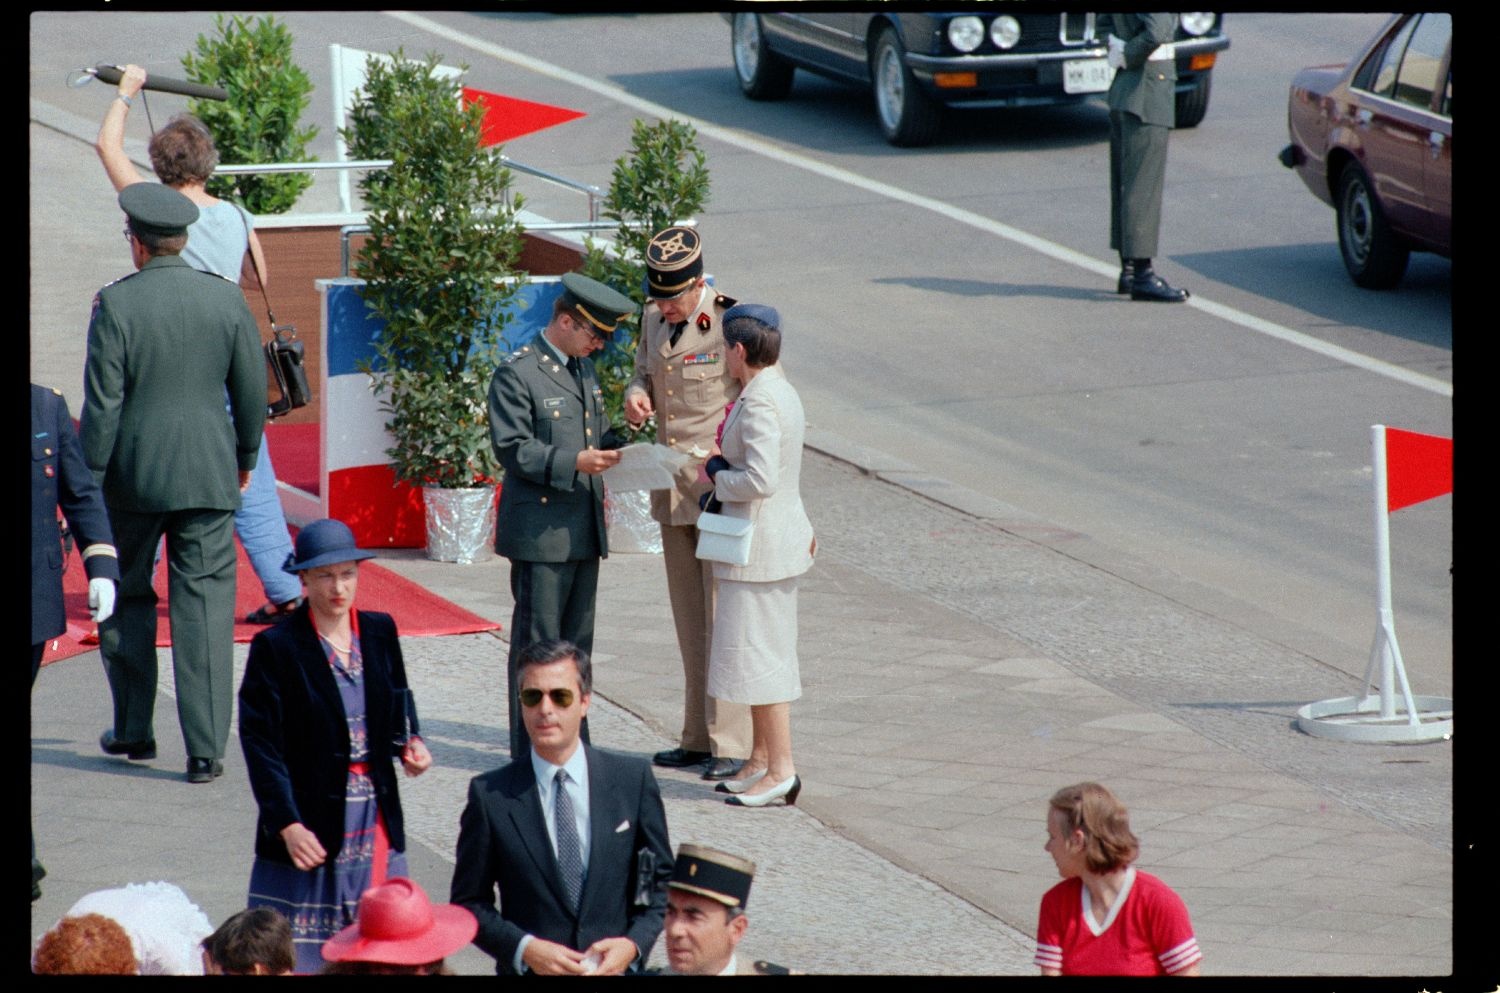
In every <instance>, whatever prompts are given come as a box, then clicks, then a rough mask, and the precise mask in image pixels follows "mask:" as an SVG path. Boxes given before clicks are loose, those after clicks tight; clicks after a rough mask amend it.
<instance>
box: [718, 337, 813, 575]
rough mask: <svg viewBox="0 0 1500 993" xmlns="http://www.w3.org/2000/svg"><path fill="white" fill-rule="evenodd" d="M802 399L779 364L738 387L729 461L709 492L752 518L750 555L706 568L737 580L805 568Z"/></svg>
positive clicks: (807, 535) (725, 445)
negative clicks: (742, 560)
mask: <svg viewBox="0 0 1500 993" xmlns="http://www.w3.org/2000/svg"><path fill="white" fill-rule="evenodd" d="M806 430H807V424H806V420H805V419H804V417H803V414H802V400H801V398H800V397H798V396H797V391H796V390H795V389H793V388H792V384H791V383H790V382H788V381H787V378H786V374H785V373H783V372H782V371H781V367H780V366H779V365H773V366H768V367H766V368H765V369H762V370H761V371H760V373H759V374H757V375H756V377H755V378H754V379H752V380H750V383H749V385H747V386H746V387H745V388H744V391H743V392H741V393H740V398H739V400H738V402H736V403H735V405H734V410H733V411H731V412H730V414H729V421H728V422H727V423H726V424H725V425H724V440H723V441H721V442H720V443H719V447H720V449H721V450H722V451H723V453H724V458H725V459H727V460H728V462H729V464H730V465H731V466H733V467H734V468H732V469H724V470H722V471H720V472H719V473H717V474H716V475H715V476H714V495H715V496H716V497H718V498H719V501H720V502H721V503H722V504H723V505H724V511H723V512H724V514H725V515H726V516H729V517H740V518H749V519H750V520H752V521H754V522H755V535H754V537H753V538H752V539H751V541H750V561H749V563H747V564H746V565H743V566H734V565H729V564H727V563H724V562H715V563H714V575H715V576H717V577H718V578H720V579H733V580H738V581H741V582H758V583H767V582H774V581H776V580H778V579H786V578H788V577H790V576H800V575H801V574H802V573H804V572H806V571H807V570H808V569H810V568H812V540H813V526H812V522H811V521H809V520H808V519H807V511H806V510H804V509H803V506H802V493H801V489H800V486H801V478H802V437H803V434H804V433H805V432H806Z"/></svg>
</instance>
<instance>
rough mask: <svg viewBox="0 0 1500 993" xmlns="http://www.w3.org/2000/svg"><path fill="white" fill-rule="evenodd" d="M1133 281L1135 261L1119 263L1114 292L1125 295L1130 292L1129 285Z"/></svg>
mask: <svg viewBox="0 0 1500 993" xmlns="http://www.w3.org/2000/svg"><path fill="white" fill-rule="evenodd" d="M1134 282H1135V263H1134V262H1125V263H1122V264H1121V265H1120V280H1119V282H1117V283H1115V292H1116V293H1118V294H1120V296H1125V295H1126V294H1128V293H1129V292H1130V287H1131V285H1132V284H1133V283H1134Z"/></svg>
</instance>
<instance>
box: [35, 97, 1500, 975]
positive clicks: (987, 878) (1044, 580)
mask: <svg viewBox="0 0 1500 993" xmlns="http://www.w3.org/2000/svg"><path fill="white" fill-rule="evenodd" d="M34 114H35V111H34ZM49 120H50V123H49V124H48V125H47V126H41V125H39V124H37V123H33V124H32V126H31V129H30V133H31V138H32V143H33V146H32V154H33V165H32V172H31V203H32V210H33V215H32V216H33V229H32V238H33V249H32V251H33V268H32V274H31V278H32V287H31V289H32V301H33V307H32V314H31V318H32V325H31V346H32V349H33V356H32V368H33V378H35V379H38V380H39V381H43V382H55V383H56V384H57V385H59V386H61V387H63V389H64V390H65V391H66V392H67V393H68V394H69V400H70V402H71V403H72V405H73V407H74V410H75V413H76V411H77V408H78V406H79V405H80V404H79V401H80V399H81V397H80V396H79V394H78V390H79V384H80V382H81V370H82V357H83V341H82V339H83V328H84V327H85V326H86V321H87V312H88V301H89V299H90V297H91V295H92V293H93V292H94V290H95V289H96V288H97V287H98V286H99V285H102V283H104V282H106V281H107V280H108V279H110V278H114V276H117V275H119V273H118V271H117V269H118V258H115V259H113V260H112V261H110V262H104V261H101V259H100V258H99V257H97V256H95V255H94V253H91V252H89V251H86V250H83V249H84V247H86V246H93V245H97V244H100V243H101V242H102V240H103V239H105V238H106V237H108V238H115V239H117V238H118V235H117V234H116V233H115V232H117V231H118V223H119V218H118V214H117V212H116V211H113V210H110V209H105V208H97V207H93V206H88V207H84V208H75V207H73V206H70V205H71V204H72V203H73V200H74V198H73V196H72V193H73V191H75V190H78V189H83V188H93V187H96V186H97V185H98V184H99V182H100V177H99V176H98V175H97V172H98V164H97V162H96V161H94V159H93V156H92V154H91V153H90V151H89V149H88V148H87V147H86V146H84V145H83V144H81V143H80V142H81V141H87V140H90V139H91V138H92V134H93V130H92V129H93V128H94V127H96V126H97V125H96V123H95V122H84V123H85V124H87V130H86V131H82V132H81V133H80V132H79V130H78V129H79V128H81V127H82V125H78V126H77V127H73V131H72V132H71V133H70V132H69V128H70V127H72V124H70V122H68V121H66V120H61V121H60V120H58V119H56V118H50V119H49ZM74 123H76V122H74ZM94 199H95V200H97V199H98V198H94ZM90 202H92V201H90ZM106 215H107V216H106ZM101 232H102V233H101ZM102 268H107V269H108V272H107V273H106V274H104V275H103V276H101V275H100V270H101V269H102ZM789 374H790V375H791V377H792V379H793V381H794V382H795V381H796V370H795V369H792V370H789ZM810 443H811V448H810V450H809V452H808V453H807V456H806V459H805V464H804V474H803V480H804V487H805V490H804V496H805V498H806V501H807V504H808V509H809V514H810V516H811V517H812V520H813V522H814V524H815V526H816V527H817V529H818V532H819V539H820V552H819V560H818V563H817V565H816V567H815V568H814V570H813V571H812V572H811V573H810V574H809V575H808V577H807V578H806V580H805V583H804V586H803V594H802V616H801V657H802V672H803V682H804V687H805V693H804V696H803V698H802V699H801V700H799V701H797V702H796V703H795V704H793V708H792V715H793V731H794V735H795V746H796V754H797V763H798V770H799V772H800V773H801V775H802V776H803V778H804V780H805V781H806V787H805V789H804V791H803V794H802V798H801V800H800V801H799V803H798V806H797V807H796V808H793V809H781V808H778V809H768V810H740V809H734V808H730V807H726V806H725V805H723V804H722V803H721V802H719V799H720V798H719V797H717V796H716V795H715V794H714V793H712V792H711V790H709V788H708V787H707V785H706V784H704V783H702V782H700V781H699V780H697V779H696V778H695V777H694V776H692V775H691V774H683V773H679V772H665V773H663V774H662V775H661V777H660V778H661V781H662V786H663V793H664V796H665V798H666V802H667V807H668V818H669V825H670V829H671V835H672V840H673V843H674V845H675V844H677V843H680V842H682V841H699V842H703V843H707V844H712V845H716V846H720V847H724V848H728V849H730V850H733V851H738V852H742V853H744V854H745V855H747V856H748V857H750V858H752V859H754V860H755V861H756V862H757V863H758V864H759V866H760V871H759V872H758V874H757V877H756V883H755V888H754V891H753V895H752V898H751V903H750V909H751V922H752V923H751V928H750V933H749V936H748V938H747V939H746V940H747V942H748V943H749V944H748V948H749V950H750V952H751V953H752V954H753V955H754V956H756V957H761V958H768V959H771V960H773V961H777V962H781V963H783V964H786V965H790V966H794V967H797V968H801V969H806V970H809V971H815V972H852V973H912V974H944V973H946V974H953V973H982V974H992V975H1017V976H1019V975H1031V974H1034V971H1035V970H1034V968H1033V967H1032V965H1031V964H1030V959H1031V932H1032V930H1033V928H1034V926H1035V920H1036V911H1037V905H1038V902H1039V900H1040V897H1041V894H1042V893H1043V892H1044V891H1045V890H1046V889H1047V887H1048V886H1050V885H1052V883H1053V882H1054V881H1055V878H1056V877H1055V873H1054V871H1053V868H1052V863H1051V860H1050V859H1049V858H1048V857H1047V856H1046V854H1045V853H1044V852H1043V851H1042V843H1043V841H1044V840H1045V828H1044V818H1045V811H1046V800H1047V797H1048V796H1049V795H1050V794H1051V793H1052V792H1053V791H1054V790H1055V789H1056V788H1058V787H1060V786H1063V785H1066V784H1068V783H1072V782H1076V781H1079V780H1082V779H1099V780H1101V781H1103V782H1105V783H1107V784H1109V785H1110V786H1111V787H1112V788H1114V789H1115V790H1116V791H1117V792H1118V793H1119V794H1120V795H1121V797H1122V798H1123V799H1124V800H1125V802H1126V803H1127V804H1128V805H1129V807H1130V809H1131V812H1132V822H1133V826H1134V827H1135V828H1136V830H1137V833H1138V834H1140V836H1141V839H1142V843H1143V844H1142V855H1141V862H1140V864H1141V865H1142V867H1143V868H1145V869H1147V870H1149V871H1151V872H1154V873H1156V874H1158V875H1160V876H1162V877H1163V878H1164V879H1165V880H1166V881H1167V882H1168V883H1169V884H1170V885H1172V886H1173V887H1174V888H1175V889H1177V890H1178V892H1180V893H1181V894H1182V895H1183V897H1184V898H1185V900H1186V901H1187V905H1188V907H1189V909H1190V911H1191V913H1192V915H1193V919H1194V924H1195V927H1196V930H1197V934H1198V938H1199V941H1200V944H1201V945H1202V947H1203V950H1204V954H1205V959H1204V964H1203V969H1204V972H1205V974H1207V975H1210V976H1213V975H1220V976H1223V975H1252V976H1291V975H1306V974H1317V975H1326V976H1442V975H1445V974H1447V973H1449V972H1450V970H1451V969H1452V967H1453V961H1454V960H1453V927H1454V920H1453V916H1454V900H1453V884H1454V878H1453V877H1454V873H1453V851H1452V770H1453V745H1452V743H1451V742H1443V743H1436V744H1430V745H1420V746H1378V745H1353V744H1340V743H1334V742H1328V741H1324V740H1321V739H1314V738H1309V737H1307V736H1305V735H1302V734H1301V733H1299V732H1298V731H1296V730H1295V728H1294V727H1293V726H1292V724H1291V715H1292V714H1293V712H1294V711H1295V709H1296V708H1297V707H1298V706H1300V705H1302V704H1303V703H1307V702H1310V701H1313V700H1318V699H1324V698H1327V697H1332V696H1341V695H1349V694H1352V693H1354V692H1356V691H1357V690H1358V688H1359V687H1358V686H1357V685H1354V681H1352V680H1351V679H1350V678H1349V677H1348V676H1347V675H1345V674H1343V673H1341V672H1337V671H1335V670H1333V669H1331V668H1329V667H1326V666H1322V665H1320V664H1318V663H1316V662H1315V661H1313V660H1310V659H1308V658H1307V657H1306V656H1303V655H1300V654H1298V653H1296V652H1294V651H1291V650H1289V649H1286V648H1284V647H1282V646H1280V645H1277V644H1274V643H1270V642H1267V641H1264V640H1262V639H1259V638H1256V637H1253V636H1251V635H1248V634H1246V633H1245V632H1244V631H1243V630H1242V629H1240V628H1237V627H1235V626H1233V625H1231V624H1229V623H1227V622H1225V621H1222V620H1219V619H1217V618H1216V617H1213V616H1210V615H1207V614H1203V613H1198V612H1195V611H1192V610H1188V609H1186V608H1184V607H1182V606H1180V605H1179V604H1178V603H1177V602H1176V601H1175V600H1173V599H1172V598H1170V597H1168V596H1163V595H1160V594H1156V593H1152V592H1149V591H1148V590H1147V589H1145V588H1143V587H1142V586H1140V585H1138V584H1137V583H1135V582H1132V581H1130V580H1129V579H1128V578H1125V577H1130V576H1134V575H1139V574H1141V573H1142V572H1143V571H1147V570H1151V569H1158V570H1165V569H1166V568H1167V567H1168V566H1169V564H1165V563H1146V564H1143V563H1129V564H1128V568H1127V567H1126V564H1120V563H1115V562H1113V561H1112V560H1111V557H1110V553H1109V552H1108V550H1107V549H1103V548H1102V547H1101V546H1099V545H1098V544H1097V543H1095V542H1093V541H1092V540H1091V539H1090V538H1089V537H1088V536H1084V535H1077V534H1072V533H1069V532H1066V531H1063V530H1061V529H1058V528H1055V527H1053V526H1051V525H1050V524H1049V523H1048V522H1047V521H1046V520H1045V517H1044V516H1039V515H1036V514H1028V513H1023V512H1022V511H1020V510H1018V509H1016V508H1013V507H1007V506H1005V505H1003V504H1000V503H998V502H996V501H994V500H992V499H989V498H987V497H985V496H982V495H980V494H974V493H969V492H967V491H961V490H958V489H956V488H954V487H952V486H950V485H948V484H946V483H944V482H943V481H942V480H935V479H931V478H928V477H925V476H923V475H922V474H921V473H920V472H918V471H917V470H916V469H915V468H914V467H911V466H904V465H902V464H900V463H899V462H897V461H895V460H892V459H889V458H888V457H887V456H884V455H882V454H881V453H878V452H871V451H868V450H862V449H858V448H855V447H854V446H850V445H848V444H847V443H845V442H843V441H842V440H840V439H838V438H834V437H829V436H826V435H823V434H820V433H818V432H817V431H816V430H814V431H813V432H812V433H811V435H810ZM858 467H862V469H861V468H858ZM862 470H863V471H862ZM382 564H384V565H387V566H389V567H391V568H393V569H394V570H396V571H398V572H400V573H402V574H404V575H406V576H408V577H409V578H411V579H413V580H414V581H416V582H418V583H421V584H422V585H424V586H426V587H427V588H429V589H431V590H433V591H434V592H435V593H437V594H439V595H441V596H444V597H447V598H448V599H451V600H453V601H454V602H457V603H459V604H461V605H463V606H465V607H467V608H468V609H470V610H473V611H475V612H477V613H480V614H482V615H484V616H487V617H491V618H493V619H495V620H498V621H501V622H502V623H504V624H506V625H507V626H508V623H509V618H510V608H511V604H510V597H509V592H508V590H509V585H508V581H507V564H506V563H505V562H504V560H502V559H498V558H496V559H493V560H491V561H489V562H486V563H481V564H478V565H474V566H468V567H461V566H455V565H445V564H439V563H432V562H428V561H426V560H425V559H423V558H422V557H421V553H420V552H410V551H406V552H393V553H389V554H386V555H383V557H382ZM1117 564H1119V565H1120V567H1119V568H1116V565H1117ZM598 615H599V621H598V633H597V641H596V644H597V647H598V657H599V668H598V678H597V693H598V698H599V699H598V700H597V701H596V710H595V715H596V717H595V720H594V721H593V722H591V723H593V725H594V733H595V740H596V743H599V744H602V745H605V746H608V747H615V748H619V749H621V750H624V751H626V752H633V753H637V754H649V753H650V752H652V751H655V750H656V749H658V748H662V747H666V746H668V745H670V744H672V743H673V741H672V736H673V734H674V733H675V730H676V728H677V726H678V723H679V721H680V716H681V709H680V708H681V696H680V694H681V673H680V664H679V661H678V657H677V651H676V646H675V639H674V635H673V631H672V626H671V623H670V616H669V609H668V606H667V597H666V591H665V579H664V576H663V571H662V565H661V562H660V560H659V558H656V557H654V556H650V555H640V554H620V555H615V556H611V557H610V559H608V560H607V561H606V562H605V563H604V565H603V568H602V570H601V581H600V593H599V605H598ZM403 645H404V647H405V650H406V654H407V657H408V659H409V664H410V667H411V680H412V684H413V686H414V689H415V691H416V694H417V699H418V701H419V706H420V707H421V712H422V715H423V720H424V727H425V729H426V731H427V733H428V735H429V736H430V741H431V742H432V745H433V751H434V753H435V755H436V759H437V763H438V767H437V768H436V769H434V770H433V772H432V773H431V774H429V775H428V776H425V777H423V778H421V779H419V780H415V781H404V782H403V784H402V787H403V801H404V803H405V804H406V806H407V807H408V808H409V811H410V813H409V820H410V832H411V840H412V844H411V850H410V852H409V854H410V857H411V860H412V865H413V872H414V875H415V876H416V878H417V879H418V880H419V881H420V882H421V883H422V884H423V885H424V886H426V887H427V889H428V890H429V892H430V893H431V894H432V895H433V896H434V897H439V898H445V897H446V892H447V883H448V879H449V875H450V873H451V859H452V853H453V843H454V840H455V837H456V834H457V821H458V814H459V810H460V808H461V806H462V803H463V799H464V788H465V784H466V783H467V780H468V778H469V777H470V776H471V775H473V774H474V773H476V772H479V771H482V770H485V769H488V768H491V767H493V766H494V765H497V764H499V763H500V762H502V761H503V760H504V758H505V756H504V745H503V742H505V741H506V735H507V729H506V727H505V723H504V722H505V707H504V706H503V704H502V702H501V696H500V694H501V692H502V690H503V686H504V672H503V670H504V659H505V648H506V645H505V642H504V639H503V636H502V637H495V636H493V635H474V636H460V637H447V638H407V639H404V640H403ZM243 655H244V647H243V646H241V647H240V650H239V658H240V659H241V662H242V661H243ZM161 658H162V672H163V686H164V688H166V689H169V688H170V686H171V680H170V652H162V653H161ZM109 713H110V705H109V693H108V689H107V686H106V683H105V680H104V677H103V673H102V670H101V667H100V663H99V659H98V655H97V653H94V654H89V655H84V656H79V657H77V658H74V659H71V660H67V661H64V662H62V663H58V664H55V665H52V666H49V667H47V668H46V669H44V670H43V672H42V674H41V675H40V677H39V678H38V681H37V688H36V690H35V692H34V693H33V695H32V710H31V719H32V737H31V745H32V761H31V779H32V808H33V821H34V824H35V827H36V835H37V837H38V839H39V853H40V855H41V857H42V860H43V861H44V862H45V863H46V865H47V868H48V871H49V876H48V878H47V879H46V880H45V881H44V883H43V890H44V896H43V898H42V900H41V901H40V902H38V903H36V904H34V905H33V907H32V912H31V928H30V937H31V938H35V937H36V936H37V935H39V934H40V933H41V932H42V931H44V930H45V929H46V928H47V927H49V926H50V925H51V924H52V923H53V922H54V921H55V920H56V919H57V917H58V916H59V915H60V914H61V913H62V912H63V911H64V910H65V909H66V908H67V907H68V906H69V905H70V904H71V903H72V902H73V901H74V900H76V899H77V898H78V897H79V896H81V895H83V894H84V893H86V892H88V891H90V890H93V889H98V888H101V887H107V886H115V885H120V884H123V883H125V882H131V881H147V880H153V879H167V880H171V881H173V882H176V883H178V884H180V885H182V886H183V887H184V889H186V891H187V892H188V893H189V895H190V896H192V897H193V899H195V900H196V901H197V902H198V903H199V904H200V905H201V906H203V908H204V910H205V911H206V912H207V913H208V915H209V917H210V918H212V919H214V920H215V921H219V920H222V919H223V918H225V917H227V916H228V915H229V914H230V913H232V912H234V911H235V910H237V909H238V908H239V907H240V906H242V904H243V898H244V890H245V883H246V881H247V880H248V873H249V866H250V860H251V842H252V836H253V827H254V804H253V801H252V799H251V797H250V792H249V787H248V783H247V781H246V778H245V772H244V766H243V763H242V761H241V759H240V756H239V753H238V749H237V746H232V747H231V754H230V756H229V760H228V763H227V766H228V769H227V772H226V774H225V776H224V777H223V779H221V780H219V781H217V782H216V783H214V784H212V785H208V786H189V785H187V784H185V783H184V782H183V781H182V769H183V766H184V763H185V756H184V755H183V754H182V753H181V751H180V749H181V739H180V735H179V733H178V731H177V729H176V727H175V723H176V722H175V715H174V705H173V702H172V700H171V699H170V697H169V696H168V695H167V693H166V691H165V690H164V692H163V694H162V696H161V697H160V698H159V700H158V741H159V744H160V747H161V757H160V758H159V760H157V761H156V762H153V763H147V764H144V765H142V764H131V763H127V762H125V761H124V760H122V759H111V758H108V757H106V756H103V755H102V754H100V753H99V750H98V746H97V741H96V739H97V737H98V733H99V731H100V729H102V728H103V727H104V726H105V725H107V724H108V723H109ZM660 957H661V952H660V949H659V948H658V949H657V951H656V953H655V956H654V961H659V960H660ZM454 964H455V966H456V967H457V968H458V969H459V971H460V972H464V973H473V974H480V973H486V972H488V971H490V968H491V966H490V962H489V960H488V958H487V957H486V956H484V955H483V954H482V953H479V952H478V951H477V950H475V949H473V948H470V949H468V950H466V951H465V952H463V953H461V954H460V955H458V956H456V957H455V959H454ZM1428 985H1429V986H1430V988H1432V989H1434V990H1437V989H1444V988H1447V987H1444V986H1442V985H1434V984H1428ZM1491 986H1493V983H1491V984H1488V985H1486V986H1485V987H1484V988H1486V989H1488V988H1490V987H1491ZM1413 988H1421V987H1420V986H1418V987H1413ZM1476 988H1477V987H1476Z"/></svg>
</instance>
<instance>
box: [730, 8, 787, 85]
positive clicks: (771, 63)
mask: <svg viewBox="0 0 1500 993" xmlns="http://www.w3.org/2000/svg"><path fill="white" fill-rule="evenodd" d="M729 48H730V52H731V53H732V54H733V55H734V74H735V76H736V77H737V78H738V79H739V81H740V90H741V91H742V92H743V93H744V94H745V96H747V97H749V98H750V99H751V100H780V99H781V98H782V97H784V96H786V95H787V94H788V93H790V92H791V90H792V73H793V72H794V71H796V67H795V66H793V65H792V64H791V63H790V62H788V61H786V60H785V59H783V58H782V57H781V56H779V55H776V54H775V53H773V52H772V51H771V50H770V49H769V48H767V47H766V36H765V33H764V32H763V31H761V28H760V18H759V17H758V16H757V15H755V14H735V15H734V20H733V22H731V24H730V28H729Z"/></svg>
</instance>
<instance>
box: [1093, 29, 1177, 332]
mask: <svg viewBox="0 0 1500 993" xmlns="http://www.w3.org/2000/svg"><path fill="white" fill-rule="evenodd" d="M1104 17H1105V20H1104V22H1103V24H1104V26H1105V27H1106V28H1108V29H1109V30H1110V32H1111V33H1110V35H1109V61H1110V64H1111V65H1112V66H1114V67H1115V68H1116V69H1117V70H1118V71H1117V72H1116V73H1115V78H1114V81H1113V82H1112V83H1111V84H1110V87H1109V210H1110V216H1109V247H1110V248H1113V249H1116V250H1117V251H1119V253H1120V280H1119V283H1118V285H1117V286H1116V292H1118V293H1121V294H1125V293H1128V294H1130V299H1132V300H1156V301H1160V302H1163V303H1181V302H1182V301H1184V300H1186V299H1187V298H1188V291H1187V290H1179V289H1174V288H1173V287H1172V286H1170V285H1168V284H1167V281H1166V280H1165V279H1162V278H1161V277H1160V276H1158V275H1157V274H1156V272H1155V271H1154V270H1152V268H1151V258H1152V256H1154V255H1155V254H1156V247H1157V244H1156V243H1157V235H1158V233H1159V232H1160V229H1161V202H1162V188H1163V185H1164V184H1165V182H1166V178H1167V134H1168V133H1169V132H1170V131H1171V129H1172V128H1173V127H1174V126H1175V124H1176V118H1177V94H1176V88H1177V61H1176V57H1175V56H1174V54H1173V52H1172V39H1173V38H1174V37H1176V34H1177V15H1176V14H1105V15H1104Z"/></svg>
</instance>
